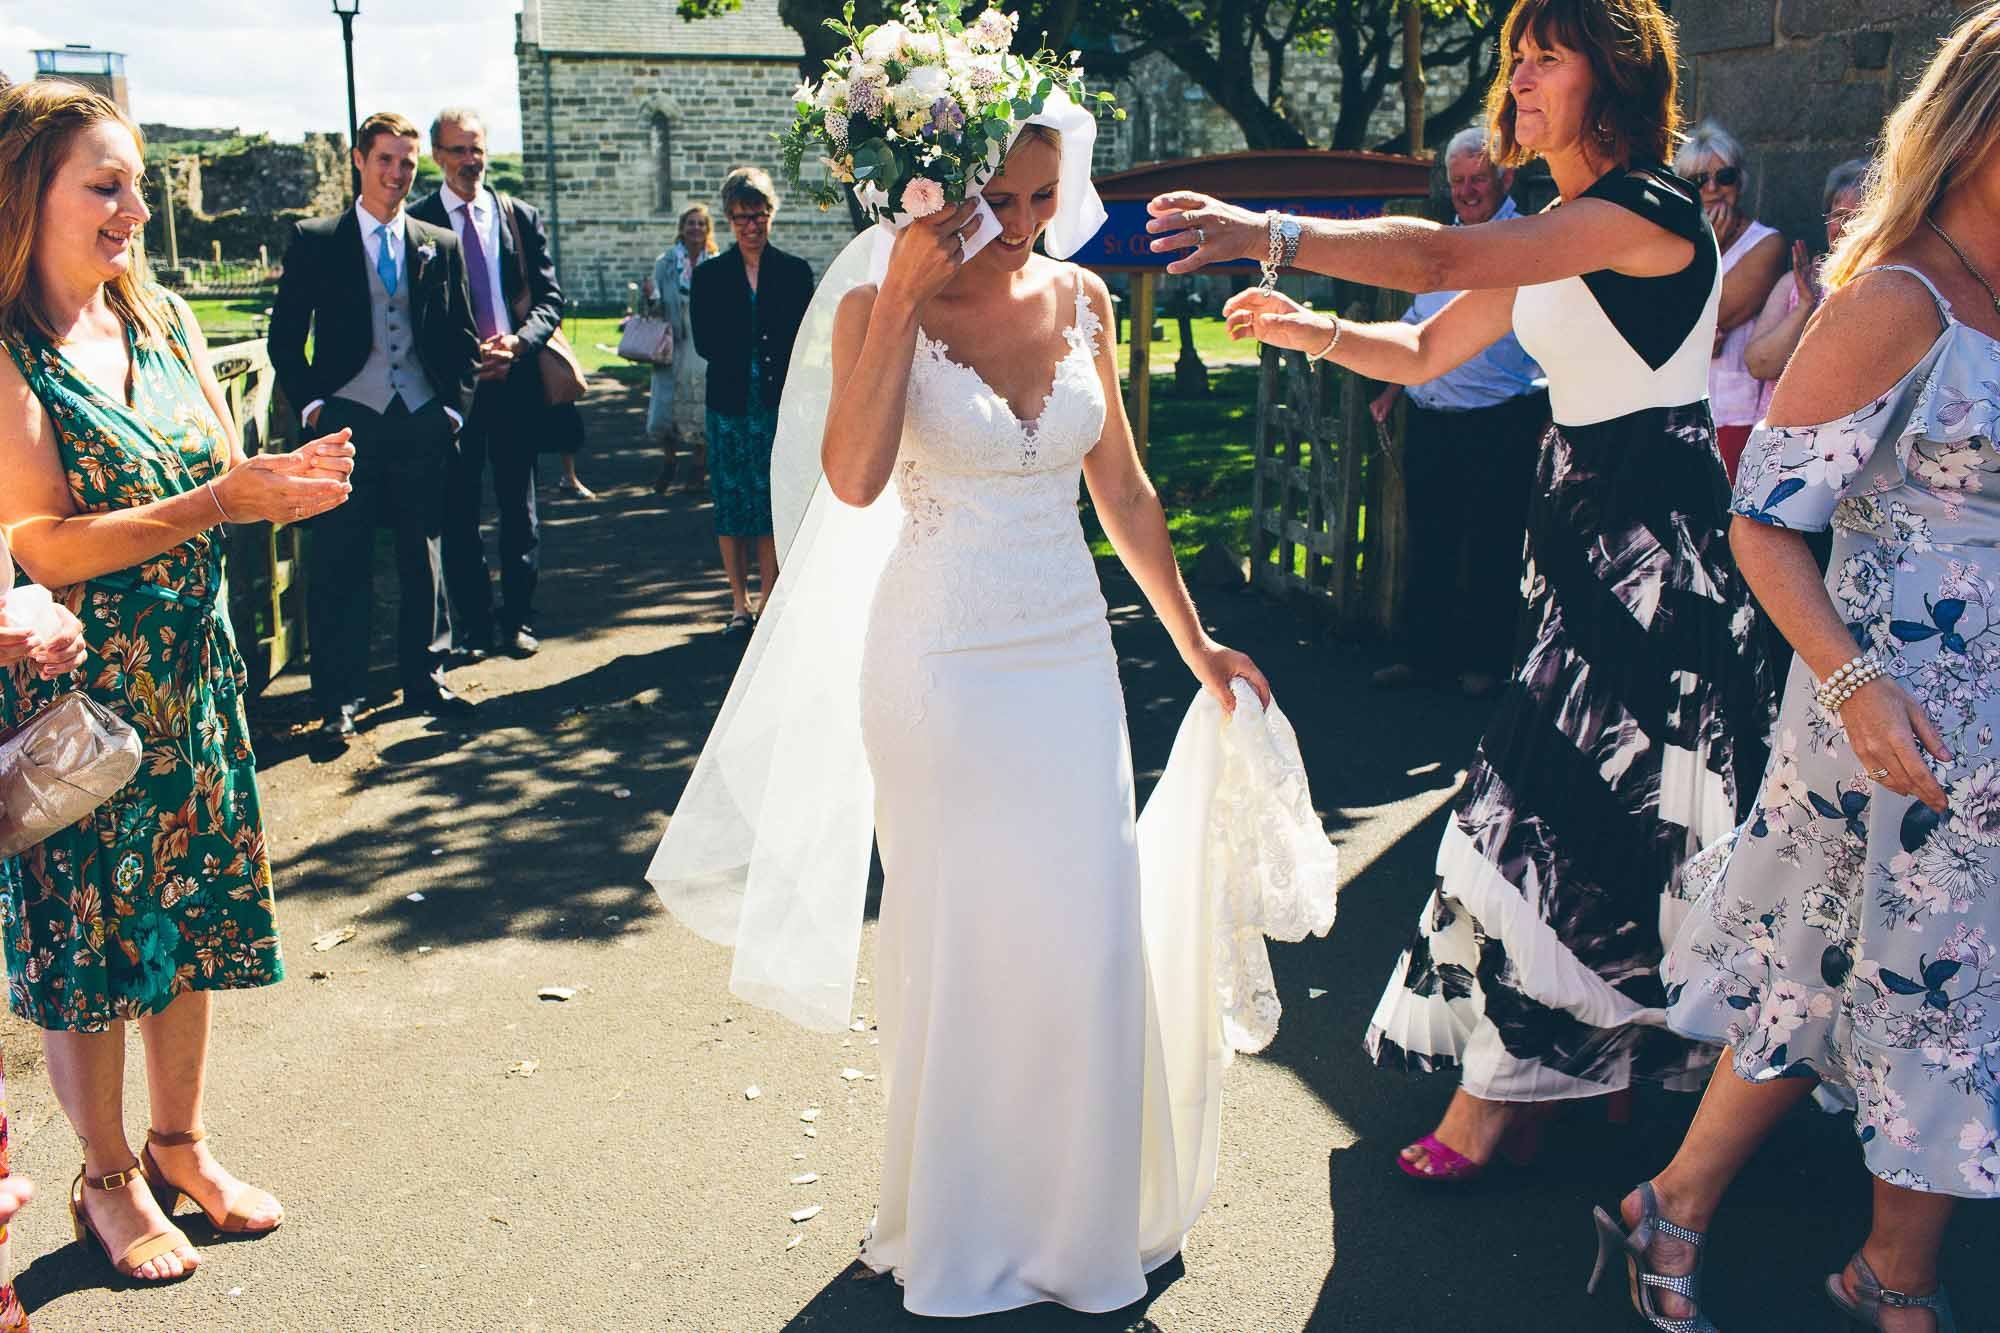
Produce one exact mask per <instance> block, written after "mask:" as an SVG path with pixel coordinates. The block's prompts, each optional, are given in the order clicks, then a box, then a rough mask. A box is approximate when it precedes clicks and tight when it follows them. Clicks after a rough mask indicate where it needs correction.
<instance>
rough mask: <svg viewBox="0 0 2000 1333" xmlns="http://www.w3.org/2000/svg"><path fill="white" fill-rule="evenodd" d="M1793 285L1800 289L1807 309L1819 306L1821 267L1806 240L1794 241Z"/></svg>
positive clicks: (1799, 291) (1800, 296)
mask: <svg viewBox="0 0 2000 1333" xmlns="http://www.w3.org/2000/svg"><path fill="white" fill-rule="evenodd" d="M1792 285H1793V287H1795V288H1797V289H1798V293H1799V304H1800V305H1801V306H1804V307H1805V308H1806V309H1807V310H1817V309H1818V308H1819V298H1820V290H1819V269H1818V266H1817V265H1815V264H1814V263H1813V261H1812V251H1811V250H1808V249H1807V248H1806V243H1805V242H1804V241H1793V242H1792Z"/></svg>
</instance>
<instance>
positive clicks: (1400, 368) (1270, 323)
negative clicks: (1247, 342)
mask: <svg viewBox="0 0 2000 1333" xmlns="http://www.w3.org/2000/svg"><path fill="white" fill-rule="evenodd" d="M1222 317H1223V319H1224V320H1225V321H1226V322H1227V324H1228V326H1229V336H1230V337H1231V338H1235V339H1238V340H1241V339H1244V338H1255V339H1256V340H1257V341H1259V342H1263V343H1269V344H1270V345H1271V346H1273V347H1288V348H1291V349H1293V350H1294V351H1300V352H1306V353H1309V354H1312V355H1319V354H1321V353H1322V352H1324V354H1325V356H1326V359H1327V360H1329V361H1332V362H1333V363H1334V364H1335V365H1339V366H1345V367H1346V368H1347V369H1349V370H1352V371H1354V372H1356V373H1357V374H1360V375H1362V376H1365V377H1366V378H1368V379H1371V380H1385V381H1387V382H1388V383H1390V384H1423V383H1426V382H1428V381H1430V380H1434V379H1436V378H1437V377H1438V376H1440V375H1442V374H1444V373H1445V372H1446V371H1448V370H1450V369H1451V368H1452V367H1454V366H1457V365H1460V364H1462V363H1464V362H1466V361H1469V360H1471V359H1472V358H1473V357H1475V356H1477V355H1478V354H1479V353H1480V352H1482V351H1484V350H1485V349H1486V348H1488V347H1490V346H1492V345H1493V344H1494V343H1496V342H1498V341H1499V340H1500V339H1501V338H1502V337H1504V336H1505V335H1506V334H1507V332H1508V331H1509V330H1510V329H1512V328H1513V327H1514V292H1513V290H1512V289H1511V288H1509V289H1506V290H1501V291H1472V292H1464V293H1462V294H1460V295H1459V296H1457V297H1456V298H1454V299H1453V300H1452V302H1451V303H1450V304H1449V305H1447V306H1445V308H1444V309H1442V310H1440V311H1438V312H1437V313H1436V314H1435V315H1432V316H1431V317H1430V318H1429V319H1426V320H1423V321H1421V322H1420V323H1416V324H1405V323H1401V322H1397V323H1392V324H1350V323H1348V322H1347V321H1345V320H1337V319H1336V318H1335V317H1334V316H1333V315H1330V314H1325V313H1322V312H1321V311H1317V310H1308V309H1306V308H1305V307H1304V306H1302V305H1300V304H1299V303H1298V302H1297V301H1294V300H1293V299H1292V298H1291V297H1289V296H1286V295H1285V294H1284V293H1282V292H1267V291H1264V290H1263V289H1261V288H1257V287H1252V288H1250V289H1248V290H1246V291H1241V292H1238V293H1236V295H1234V296H1232V297H1230V298H1229V300H1228V301H1227V302H1226V303H1225V304H1224V305H1223V307H1222ZM1336 328H1338V330H1339V333H1340V338H1339V341H1337V342H1336V341H1335V340H1334V331H1335V329H1336ZM1329 343H1331V344H1332V348H1333V350H1332V351H1325V349H1326V347H1327V345H1328V344H1329ZM1392 401H1393V400H1392ZM1384 415H1386V412H1385V413H1384ZM1379 419H1380V418H1378V420H1379Z"/></svg>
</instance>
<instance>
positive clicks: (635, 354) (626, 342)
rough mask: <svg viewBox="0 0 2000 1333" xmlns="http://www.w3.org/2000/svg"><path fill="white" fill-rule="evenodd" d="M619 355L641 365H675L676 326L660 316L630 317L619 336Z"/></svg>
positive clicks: (627, 318)
mask: <svg viewBox="0 0 2000 1333" xmlns="http://www.w3.org/2000/svg"><path fill="white" fill-rule="evenodd" d="M618 355H620V356H622V357H624V358H625V359H626V360H627V361H637V362H639V363H640V364H641V365H651V366H671V365H672V364H673V363H674V326H673V325H672V324H669V323H668V322H667V321H666V320H664V319H662V318H660V317H659V316H658V315H629V316H627V317H626V319H625V328H624V330H623V331H622V332H620V333H619V335H618Z"/></svg>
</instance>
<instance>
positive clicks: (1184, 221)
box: [1146, 192, 1694, 292]
mask: <svg viewBox="0 0 2000 1333" xmlns="http://www.w3.org/2000/svg"><path fill="white" fill-rule="evenodd" d="M1146 207H1147V210H1148V211H1149V212H1151V213H1152V215H1153V217H1152V220H1151V221H1149V222H1148V223H1147V224H1146V230H1147V231H1149V232H1152V233H1153V236H1154V239H1153V243H1152V249H1153V250H1154V251H1155V252H1156V253H1165V252H1168V251H1174V250H1188V251H1191V252H1192V253H1190V254H1186V255H1183V256H1182V257H1181V258H1179V259H1176V260H1175V261H1174V262H1173V263H1171V264H1169V265H1168V266H1167V272H1169V273H1193V272H1195V271H1196V270H1197V269H1201V268H1205V267H1207V266H1208V265H1210V264H1220V263H1225V262H1227V261H1229V260H1232V259H1256V260H1262V259H1264V258H1265V257H1266V256H1267V255H1268V254H1269V239H1268V237H1269V231H1268V227H1267V225H1266V222H1265V218H1264V215H1263V214H1261V213H1252V212H1250V211H1249V210H1248V209H1244V208H1238V207H1236V205H1234V204H1226V203H1223V202H1222V201H1220V200H1217V199H1211V198H1210V197H1209V196H1207V195H1205V194H1194V193H1189V192H1182V193H1175V194H1163V195H1161V196H1159V197H1158V198H1156V199H1154V200H1153V201H1152V202H1151V203H1150V204H1148V205H1147V206H1146ZM1299 222H1300V224H1301V234H1300V238H1299V253H1298V257H1297V259H1296V260H1295V261H1294V262H1295V266H1296V267H1298V268H1301V269H1305V270H1308V271H1310V272H1313V273H1324V274H1327V275H1328V276H1330V277H1335V278H1345V279H1347V280H1349V281H1350V282H1362V283H1367V284H1368V285H1369V286H1372V287H1393V288H1396V289H1397V290H1399V291H1406V292H1446V291H1465V290H1468V289H1484V288H1490V287H1527V286H1532V285H1533V284H1535V283H1538V282H1554V281H1556V280H1557V279H1559V278H1573V277H1576V276H1577V275H1579V274H1583V273H1595V272H1597V271H1598V270H1600V269H1610V270H1612V271H1613V272H1616V273H1623V274H1627V275H1629V276H1631V277H1635V278H1662V277H1666V276H1667V275H1668V274H1671V273H1678V272H1680V271H1681V270H1682V269H1684V268H1686V267H1687V265H1688V262H1689V261H1690V260H1692V259H1693V258H1694V242H1692V241H1690V240H1687V239H1686V238H1684V237H1680V236H1676V235H1674V234H1673V233H1672V232H1669V231H1667V230H1666V229H1665V228H1664V227H1661V226H1658V225H1657V224H1655V223H1653V222H1650V221H1648V220H1647V219H1645V218H1643V217H1641V216H1640V215H1639V214H1637V213H1634V212H1632V211H1631V210H1630V209H1627V208H1621V207H1619V206H1618V205H1617V204H1613V203H1608V202H1606V201H1605V200H1602V199H1577V200H1573V201H1571V202H1570V203H1567V204H1564V205H1563V206H1562V207H1561V208H1557V209H1551V210H1550V211H1548V212H1546V213H1538V214H1536V215H1535V216H1534V217H1523V218H1508V219H1506V220H1505V221H1503V222H1482V223H1480V224H1479V225H1477V226H1472V227H1441V226H1439V225H1438V224H1437V223H1435V222H1430V221H1426V220H1425V219H1423V218H1397V217H1384V218H1370V219H1367V220H1365V221H1358V222H1354V221H1343V220H1336V219H1332V218H1301V219H1299Z"/></svg>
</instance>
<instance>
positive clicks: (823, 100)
mask: <svg viewBox="0 0 2000 1333" xmlns="http://www.w3.org/2000/svg"><path fill="white" fill-rule="evenodd" d="M846 102H847V80H846V79H842V78H837V77H832V76H829V77H828V78H827V80H826V82H825V83H822V84H821V85H820V86H819V95H818V96H817V97H815V98H814V99H813V104H814V105H815V106H817V107H818V108H819V109H820V110H822V111H833V110H836V109H838V108H839V107H841V106H844V105H845V104H846Z"/></svg>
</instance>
